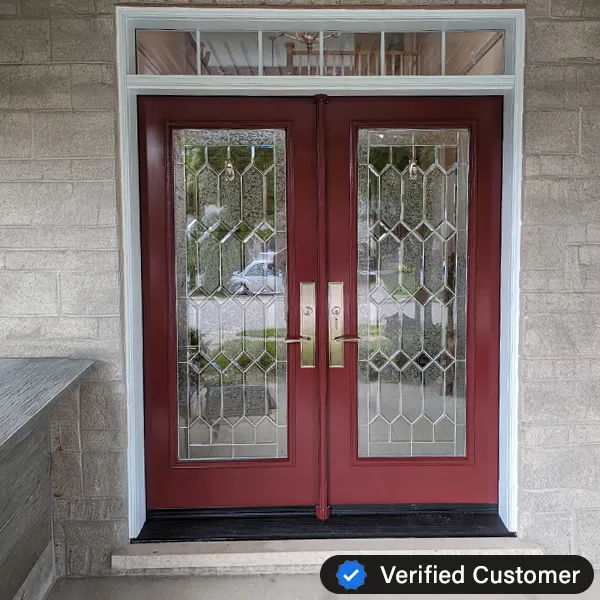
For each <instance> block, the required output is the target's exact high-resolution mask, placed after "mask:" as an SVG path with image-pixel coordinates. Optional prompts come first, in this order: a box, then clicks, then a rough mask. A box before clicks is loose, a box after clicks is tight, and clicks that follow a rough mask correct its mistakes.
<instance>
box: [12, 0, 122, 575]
mask: <svg viewBox="0 0 600 600" xmlns="http://www.w3.org/2000/svg"><path fill="white" fill-rule="evenodd" d="M116 118H117V112H116V89H115V34H114V7H113V5H112V2H103V1H102V0H66V1H62V0H18V1H17V0H0V356H76V357H85V358H92V359H95V360H97V361H98V362H97V365H96V366H95V367H94V368H93V370H92V371H91V374H90V375H89V376H87V379H86V381H85V382H84V383H83V384H82V386H81V394H80V395H79V394H75V395H73V397H71V398H70V399H69V400H68V401H65V402H64V403H63V404H62V405H61V407H60V408H59V409H58V410H57V413H56V415H55V421H54V423H53V430H52V433H53V435H52V449H53V466H52V471H53V473H52V479H53V484H54V494H55V519H56V522H55V538H56V543H57V558H58V560H59V564H58V567H59V574H68V575H84V574H88V573H96V572H104V571H106V570H108V568H109V556H110V551H111V550H112V549H113V548H114V547H116V546H120V545H123V544H125V543H126V542H127V538H128V536H127V521H126V518H127V511H126V495H125V488H126V473H125V465H126V454H125V453H126V398H125V391H124V386H123V336H122V326H121V268H120V264H121V256H120V242H119V230H118V223H119V219H120V213H119V208H118V201H117V187H116V177H117V175H116V169H117V166H116V142H115V133H116Z"/></svg>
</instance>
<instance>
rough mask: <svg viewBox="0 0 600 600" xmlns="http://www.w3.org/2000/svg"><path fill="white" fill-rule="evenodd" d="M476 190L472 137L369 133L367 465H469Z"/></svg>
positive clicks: (362, 148) (361, 278)
mask: <svg viewBox="0 0 600 600" xmlns="http://www.w3.org/2000/svg"><path fill="white" fill-rule="evenodd" d="M413 158H414V159H415V160H416V162H417V169H416V172H415V171H414V169H413V171H412V172H411V170H410V162H411V160H412V159H413ZM468 179H469V131H468V130H465V129H454V130H432V129H429V130H424V129H423V130H411V129H361V130H359V134H358V232H357V234H358V290H357V292H358V333H359V335H360V337H361V342H360V343H359V347H358V359H359V370H358V433H359V435H358V455H359V456H361V457H386V456H387V457H417V456H465V455H466V453H465V440H466V432H465V430H466V422H465V414H466V393H465V390H466V385H465V380H466V362H465V361H466V354H465V347H466V310H467V298H466V292H467V286H466V279H467V220H468V219H467V208H468V206H467V205H468Z"/></svg>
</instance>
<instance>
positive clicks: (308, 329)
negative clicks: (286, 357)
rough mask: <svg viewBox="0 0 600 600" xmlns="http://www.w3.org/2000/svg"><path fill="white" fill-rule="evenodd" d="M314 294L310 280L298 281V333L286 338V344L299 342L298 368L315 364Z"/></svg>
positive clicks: (311, 367) (305, 367) (313, 286)
mask: <svg viewBox="0 0 600 600" xmlns="http://www.w3.org/2000/svg"><path fill="white" fill-rule="evenodd" d="M315 311H316V295H315V284H314V282H312V281H302V282H301V283H300V332H299V333H300V335H299V336H298V337H297V338H287V339H285V340H284V342H285V343H286V344H300V368H301V369H314V368H315V364H316V353H315V341H316V340H315V335H316V329H317V328H316V324H317V323H316V315H315Z"/></svg>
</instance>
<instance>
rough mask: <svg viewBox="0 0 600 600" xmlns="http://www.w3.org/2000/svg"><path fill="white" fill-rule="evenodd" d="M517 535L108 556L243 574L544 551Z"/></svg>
mask: <svg viewBox="0 0 600 600" xmlns="http://www.w3.org/2000/svg"><path fill="white" fill-rule="evenodd" d="M543 553H544V552H543V551H542V549H541V547H540V546H539V545H538V544H536V543H533V542H524V541H522V540H517V539H515V538H440V539H437V538H426V539H425V538H424V539H415V538H405V539H368V540H365V539H358V540H355V539H349V540H289V541H288V540H285V541H279V540H278V541H256V542H247V541H243V542H179V543H162V544H130V545H129V546H127V547H126V548H123V549H122V550H119V551H117V552H115V553H114V554H113V555H112V568H113V570H114V571H115V572H116V573H118V574H128V575H138V574H139V575H247V574H250V573H254V574H294V573H318V572H319V571H320V569H321V565H322V564H323V563H324V562H325V560H326V559H328V558H329V557H330V556H334V555H336V554H391V555H413V554H423V555H436V554H437V555H440V554H455V555H461V554H462V555H466V554H502V555H515V554H517V555H519V554H520V555H522V554H543Z"/></svg>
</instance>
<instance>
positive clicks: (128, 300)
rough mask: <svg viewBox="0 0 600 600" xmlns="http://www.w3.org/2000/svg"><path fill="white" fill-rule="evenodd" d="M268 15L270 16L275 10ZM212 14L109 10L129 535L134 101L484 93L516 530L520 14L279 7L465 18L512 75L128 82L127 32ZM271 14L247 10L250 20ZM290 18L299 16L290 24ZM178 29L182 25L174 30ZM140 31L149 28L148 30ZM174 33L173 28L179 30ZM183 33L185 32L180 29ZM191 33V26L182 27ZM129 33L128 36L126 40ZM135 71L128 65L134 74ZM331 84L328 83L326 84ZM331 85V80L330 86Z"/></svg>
mask: <svg viewBox="0 0 600 600" xmlns="http://www.w3.org/2000/svg"><path fill="white" fill-rule="evenodd" d="M275 10H276V9H275ZM216 12H218V11H215V9H201V8H189V9H177V8H160V9H156V8H151V7H150V8H144V7H140V8H137V7H135V8H134V7H117V8H116V16H117V74H118V92H119V159H120V189H121V191H122V215H121V228H122V236H123V271H124V275H123V301H124V328H125V381H126V388H127V415H128V419H127V431H128V451H127V463H128V469H127V473H128V475H127V477H128V482H127V484H128V485H127V488H128V507H129V508H128V510H129V514H128V517H129V537H130V538H135V537H137V535H138V534H139V532H140V531H141V529H142V526H143V524H144V522H145V518H146V499H145V476H144V469H145V466H144V403H143V397H144V394H143V360H142V315H141V311H140V309H139V307H140V306H141V254H140V228H139V216H140V215H139V166H138V146H137V140H138V132H137V96H138V95H167V94H182V95H198V96H202V95H232V96H233V95H241V96H243V95H256V96H259V95H275V94H277V95H302V96H314V95H315V94H317V93H324V94H328V95H332V96H333V95H361V96H369V95H371V96H394V95H399V96H406V95H438V96H456V95H489V94H496V95H502V96H503V97H504V126H503V127H504V140H503V181H502V200H503V202H502V258H501V260H502V269H501V326H500V327H501V333H500V415H499V421H500V432H499V434H500V449H499V450H500V452H499V456H500V464H499V498H498V501H499V514H500V517H501V518H502V520H503V522H504V524H505V525H506V527H507V529H508V530H509V531H511V532H515V531H516V530H517V482H518V461H517V427H518V394H519V387H518V351H519V345H518V344H519V342H518V340H519V258H520V235H521V176H522V160H523V125H522V121H523V79H524V64H525V11H524V10H523V9H503V10H478V9H477V10H464V9H461V10H395V11H392V10H385V9H384V10H381V9H378V10H353V11H343V10H339V9H303V10H302V11H300V12H299V11H291V10H285V11H282V12H281V13H280V14H285V15H286V17H289V18H290V21H293V20H294V15H292V13H295V14H296V15H300V14H301V15H302V17H303V18H304V17H311V15H312V17H313V18H319V19H325V20H333V19H334V18H337V17H339V15H340V14H342V13H344V15H345V16H344V18H346V19H351V20H353V19H356V22H357V23H360V24H361V26H363V27H364V23H365V22H368V21H369V20H370V19H371V18H375V17H377V18H379V19H381V18H386V19H387V18H389V17H390V16H391V14H392V13H400V14H401V16H402V20H403V21H404V22H411V27H412V30H413V31H414V30H417V29H418V23H420V22H421V23H422V22H423V21H425V20H428V21H431V22H432V23H436V22H437V23H445V24H448V23H452V22H454V23H455V24H456V26H457V27H458V26H459V24H460V25H461V26H462V27H464V25H465V23H466V24H468V23H469V19H472V20H473V22H476V25H477V29H486V28H487V29H494V28H502V29H505V64H506V65H507V67H508V68H507V71H508V72H511V71H512V73H514V74H513V75H502V76H493V77H492V76H459V77H451V76H440V77H438V76H421V77H408V76H407V77H389V76H378V77H347V78H345V81H344V80H343V79H344V78H341V77H338V78H327V77H273V78H270V77H259V76H254V77H214V76H202V77H198V76H155V75H133V74H131V73H134V72H135V28H136V24H140V27H142V26H143V22H144V20H146V22H147V21H148V19H150V20H152V19H154V20H153V21H152V24H153V28H155V29H161V26H160V23H161V22H162V23H163V27H162V28H163V29H167V28H169V27H167V26H165V24H166V23H167V22H168V21H169V19H172V18H175V17H178V18H179V19H181V18H182V15H184V18H185V19H189V18H191V17H192V16H194V17H198V18H202V16H203V14H208V13H212V15H213V16H214V14H215V13H216ZM273 13H274V10H269V9H253V13H252V14H253V15H258V16H259V17H260V15H261V14H264V16H265V19H268V18H269V15H271V16H272V15H273ZM219 14H221V15H222V18H223V19H234V20H239V19H243V18H244V11H243V10H242V9H241V8H240V9H223V10H221V12H220V13H219ZM296 18H298V17H296ZM180 25H181V23H180ZM146 26H147V25H146ZM180 28H181V27H180ZM183 28H187V27H186V25H185V24H184V25H183ZM190 28H191V29H193V27H190ZM132 33H133V35H132ZM132 67H133V68H132ZM328 79H329V80H328ZM332 79H333V80H332Z"/></svg>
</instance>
